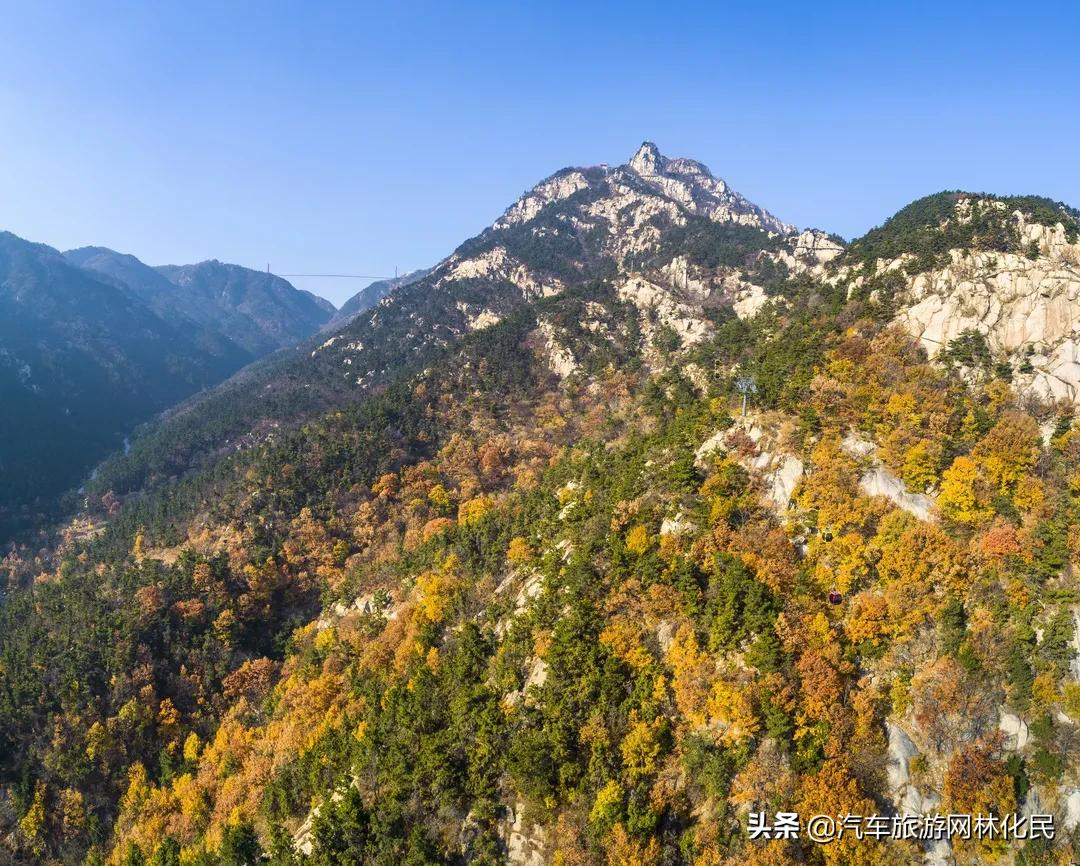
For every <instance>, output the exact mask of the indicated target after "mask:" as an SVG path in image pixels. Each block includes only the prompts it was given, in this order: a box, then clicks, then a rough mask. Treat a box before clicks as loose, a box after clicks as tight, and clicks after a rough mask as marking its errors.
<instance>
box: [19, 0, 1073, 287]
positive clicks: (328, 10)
mask: <svg viewBox="0 0 1080 866" xmlns="http://www.w3.org/2000/svg"><path fill="white" fill-rule="evenodd" d="M1078 38H1080V11H1078V5H1077V4H1068V3H1056V2H1042V3H1039V4H1037V5H1031V4H1020V3H995V2H992V0H990V2H983V3H972V4H964V3H928V4H925V5H920V4H916V3H902V4H901V3H897V4H892V5H890V4H883V3H867V2H865V0H864V2H860V3H850V4H848V3H828V2H817V3H806V2H797V3H790V2H773V3H757V2H754V3H725V2H709V3H700V4H692V3H678V2H669V3H651V2H650V3H645V2H634V0H624V2H617V3H610V4H607V3H589V2H584V0H582V2H567V3H563V2H558V0H547V2H536V3H513V2H491V3H469V2H452V3H451V2H447V3H438V4H436V3H430V4H428V3H416V2H401V0H397V2H386V3H380V4H366V3H317V2H308V3H299V2H298V3H289V4H284V3H273V2H260V3H251V4H242V3H221V2H213V3H202V2H183V3H180V2H176V3H165V2H150V3H147V2H139V3H94V4H90V3H85V2H45V0H43V2H40V3H39V2H18V3H15V2H12V0H0V228H6V229H9V230H11V231H14V232H15V233H16V234H19V235H22V236H24V237H27V238H30V239H32V240H36V241H41V242H44V243H48V244H51V245H53V246H56V247H60V248H62V249H66V248H68V247H72V246H82V245H86V244H100V245H104V246H110V247H113V248H114V249H118V250H122V251H125V252H131V253H133V254H135V255H137V256H139V257H140V258H141V259H143V260H144V261H146V262H148V263H150V264H163V263H179V262H189V261H199V260H202V259H206V258H219V259H222V260H225V261H234V262H239V263H241V264H245V265H249V266H252V267H259V268H263V267H265V266H266V264H267V263H268V262H269V263H270V266H271V268H272V269H273V270H274V271H275V272H278V273H294V272H351V273H370V274H379V275H381V274H392V273H393V272H394V268H395V267H399V268H401V269H402V271H404V270H407V269H412V268H416V267H421V266H424V265H428V264H431V263H433V262H435V261H436V260H438V259H439V258H441V257H442V256H443V255H445V254H446V253H448V252H449V251H451V250H452V249H453V248H454V247H455V246H456V245H457V244H458V243H459V242H460V241H462V240H464V239H465V238H467V237H469V236H471V235H473V234H476V233H477V232H478V231H479V230H480V229H482V228H483V227H484V226H485V225H487V224H489V223H490V222H492V221H493V220H494V219H495V218H496V217H497V216H498V215H499V214H500V213H501V211H502V210H503V209H504V208H505V207H506V206H507V205H508V204H510V203H511V202H512V201H513V200H514V199H515V198H516V197H517V196H518V195H520V194H521V192H523V191H524V190H525V189H527V188H528V187H530V186H532V185H533V184H534V183H535V182H536V181H538V180H540V179H541V178H543V177H545V176H546V175H548V174H550V173H552V172H553V171H555V170H557V169H558V168H560V167H562V166H564V165H584V164H592V163H598V162H610V163H619V162H624V161H626V160H627V159H628V158H629V157H630V155H631V154H632V153H633V151H634V150H635V149H636V147H637V146H638V144H639V143H640V142H641V141H642V140H643V139H651V140H653V141H655V142H656V143H657V144H658V145H659V147H660V149H661V150H662V151H663V152H664V153H666V154H668V155H672V156H690V157H693V158H696V159H699V160H701V161H702V162H704V163H706V164H707V165H709V166H710V167H711V168H712V169H713V171H714V173H716V174H717V175H719V176H721V177H723V178H724V179H725V180H727V181H728V182H729V183H730V184H731V185H732V186H733V187H734V188H735V189H737V190H739V191H740V192H742V193H743V194H745V195H746V196H748V197H749V198H751V199H752V200H754V201H755V202H757V203H759V204H761V205H762V206H764V207H766V208H768V209H769V210H771V211H772V212H773V213H775V214H776V215H777V216H779V217H781V218H783V219H785V220H787V221H788V222H793V223H795V224H797V225H799V226H808V225H810V226H818V227H821V228H825V229H828V230H831V231H837V232H839V233H840V234H842V235H844V236H846V237H851V236H854V235H858V234H860V233H862V232H864V231H865V230H866V229H867V228H869V227H871V226H873V225H875V224H877V223H880V222H881V221H882V220H883V219H884V218H886V217H887V216H888V215H889V214H891V213H892V212H893V211H895V210H896V209H897V208H898V207H900V206H902V205H904V204H905V203H907V202H908V201H910V200H911V199H913V198H917V197H918V196H920V195H923V194H926V193H929V192H934V191H937V190H940V189H944V188H963V189H977V190H989V191H993V192H1001V193H1028V192H1031V193H1039V194H1043V195H1049V196H1051V197H1053V198H1057V199H1062V200H1065V201H1068V202H1070V203H1073V204H1077V205H1080V169H1078V153H1080V87H1078V86H1077V75H1076V58H1077V53H1078V48H1077V46H1078ZM294 282H295V283H296V284H297V285H300V286H302V287H304V288H309V289H312V290H313V291H317V292H319V293H320V294H323V295H325V296H326V297H328V298H330V299H331V300H332V301H334V302H335V303H340V302H341V301H342V300H344V299H345V298H346V297H348V296H349V295H350V294H352V293H353V292H354V291H356V290H357V289H358V288H359V287H360V285H357V284H351V283H348V282H344V281H341V282H336V283H335V282H332V281H321V282H320V281H315V280H302V279H296V280H294Z"/></svg>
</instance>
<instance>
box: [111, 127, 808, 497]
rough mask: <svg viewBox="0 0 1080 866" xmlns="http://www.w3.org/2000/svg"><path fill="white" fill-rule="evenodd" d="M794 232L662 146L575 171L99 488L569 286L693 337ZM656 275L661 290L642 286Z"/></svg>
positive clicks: (293, 416)
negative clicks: (763, 253) (755, 261)
mask: <svg viewBox="0 0 1080 866" xmlns="http://www.w3.org/2000/svg"><path fill="white" fill-rule="evenodd" d="M788 228H789V227H788V226H787V225H786V224H784V223H782V222H781V221H779V220H777V219H776V218H775V217H773V216H771V215H770V214H768V212H766V211H764V210H763V209H761V208H758V207H757V206H755V205H752V204H750V203H749V202H747V201H746V200H745V199H744V198H742V197H741V196H739V195H738V194H737V193H734V192H733V191H731V190H730V189H729V188H728V187H727V185H726V184H725V183H724V182H723V181H721V180H717V179H715V178H713V177H712V175H711V174H709V172H708V170H707V169H705V167H704V166H702V165H701V164H700V163H696V162H693V161H691V160H683V159H672V160H669V159H666V158H664V157H662V156H661V155H660V154H659V153H658V152H657V151H656V148H655V146H654V145H652V144H649V143H645V144H643V145H642V146H641V148H639V150H638V151H637V153H636V154H635V155H634V157H633V158H632V159H631V160H630V162H629V163H628V164H626V165H623V166H617V167H614V168H608V167H605V166H596V167H591V168H582V169H564V170H563V171H560V172H558V173H556V174H555V175H552V177H550V178H548V179H547V180H545V181H542V182H541V183H539V184H538V185H537V186H536V187H534V189H533V190H532V191H530V192H529V193H526V194H525V195H524V196H523V197H522V198H521V199H519V200H518V201H517V202H516V203H515V204H513V205H512V206H511V207H509V208H508V209H507V211H506V212H505V213H504V214H503V216H502V217H500V219H499V220H497V221H496V222H495V223H494V224H493V225H492V226H490V227H488V228H487V229H485V230H484V231H483V232H482V233H481V234H479V235H478V236H476V237H474V238H472V239H470V240H468V241H466V242H465V243H463V244H462V245H461V246H460V247H459V248H458V249H457V250H455V251H454V252H453V253H452V254H451V255H450V256H448V257H447V258H446V259H444V260H443V261H442V262H440V263H439V264H438V265H437V266H436V267H435V268H434V269H432V271H431V272H430V273H428V274H427V275H426V276H424V277H423V278H422V279H419V280H417V281H415V282H411V283H409V284H408V285H404V286H402V287H400V288H399V289H397V290H396V291H395V292H393V293H392V294H390V295H389V296H388V297H387V298H385V299H384V300H383V301H382V302H381V303H380V304H379V305H378V306H376V307H374V308H372V309H371V310H368V311H366V312H365V313H363V314H361V315H360V316H358V317H356V318H355V319H354V320H353V321H352V322H350V323H348V324H347V325H345V326H343V327H342V328H340V329H339V330H338V331H337V332H335V333H333V334H332V335H331V336H329V337H325V336H324V338H323V339H321V340H319V341H318V343H316V342H314V341H312V342H311V343H309V344H308V345H307V346H306V348H305V349H304V350H303V351H302V352H299V353H297V354H295V355H293V356H290V357H287V358H282V359H275V361H274V362H273V363H267V364H261V365H259V366H258V367H257V368H256V369H254V370H252V371H250V373H249V374H246V375H245V376H244V377H243V379H242V380H240V381H237V382H233V383H229V384H227V385H226V386H225V387H223V388H221V389H219V390H218V391H216V392H215V393H212V394H209V395H206V396H205V397H200V398H199V399H197V400H195V401H193V402H192V403H191V404H190V405H188V406H185V407H182V409H181V410H180V411H178V412H177V413H175V415H174V416H173V417H172V418H171V419H168V420H167V421H166V422H165V423H164V424H162V425H158V426H157V427H156V428H155V429H154V430H153V431H151V432H150V434H149V435H148V436H146V437H145V438H143V439H142V440H141V441H137V442H136V443H135V444H134V447H133V449H132V452H131V454H130V455H128V457H126V458H121V459H118V460H116V461H114V462H113V463H112V464H111V465H109V466H106V467H104V469H103V471H102V473H101V476H100V478H99V481H98V484H97V487H96V489H97V490H98V491H99V492H101V493H104V492H105V491H107V490H109V489H112V490H114V491H115V492H117V493H126V492H129V491H131V490H134V489H139V488H141V487H143V486H144V485H146V484H147V483H153V482H154V481H155V479H156V480H160V479H163V478H169V477H173V476H176V475H178V474H181V473H182V472H183V471H184V470H185V469H186V468H188V467H190V466H192V465H195V464H198V463H201V462H204V461H205V459H206V456H207V455H216V454H219V453H221V451H222V449H226V448H233V447H236V446H237V444H239V443H250V442H251V441H254V440H257V439H258V438H259V437H260V436H264V435H266V434H267V432H268V431H270V430H274V429H276V428H278V427H280V426H281V425H289V424H292V423H296V422H297V421H298V420H299V419H301V418H304V417H307V415H308V414H309V413H311V412H316V411H319V410H322V409H326V408H328V407H330V406H332V405H335V404H336V403H339V402H341V401H342V400H347V399H350V396H351V398H352V399H360V398H361V397H362V396H363V395H365V394H367V393H370V392H371V391H372V390H377V389H378V388H380V387H383V386H384V385H385V383H386V381H387V380H388V377H392V376H396V375H398V374H399V372H400V371H401V370H403V369H407V368H409V367H416V368H420V367H423V365H424V364H426V363H428V362H429V361H430V360H431V359H432V358H433V357H435V356H436V355H438V353H440V352H442V351H443V350H445V349H446V347H448V346H450V345H452V344H453V342H454V341H456V340H457V339H459V338H460V337H461V336H463V335H465V334H467V333H469V332H471V331H473V330H476V329H478V328H483V327H488V326H490V325H491V324H493V323H495V322H497V321H499V320H500V319H501V318H503V317H504V316H506V315H508V314H510V313H511V312H513V311H514V310H517V309H519V308H521V307H522V306H523V305H524V304H527V303H529V302H531V301H533V300H535V299H537V298H540V297H546V296H552V295H556V294H559V293H560V292H562V291H564V290H565V289H566V287H567V286H570V285H574V284H579V283H583V282H588V281H590V280H595V279H618V280H620V281H621V282H623V283H624V286H623V294H624V296H625V297H627V298H636V299H637V301H638V303H639V304H640V305H641V306H642V308H652V307H656V308H657V309H661V308H662V310H663V314H664V315H665V316H666V319H665V320H664V322H663V323H662V324H663V327H665V328H667V327H676V328H680V327H685V326H686V316H685V315H684V314H686V313H687V309H688V308H687V306H686V302H687V301H689V302H690V304H691V306H692V307H693V308H694V309H697V310H699V312H700V309H701V308H702V306H708V307H710V308H716V307H719V306H723V305H725V304H730V303H731V302H732V301H733V299H735V298H736V296H737V295H738V294H739V293H740V292H745V291H746V289H747V287H746V285H745V284H744V283H743V282H742V281H741V280H740V279H738V278H737V276H736V274H737V272H738V267H740V266H743V265H745V264H746V263H747V262H748V261H750V260H751V259H752V258H753V257H754V256H755V255H756V253H757V252H758V251H760V250H762V249H766V248H771V247H773V246H775V245H777V244H778V243H779V242H780V238H781V234H780V233H781V232H787V230H788ZM643 274H649V275H652V277H653V282H650V283H648V285H647V286H646V285H645V284H644V283H641V282H640V279H641V276H642V275H643ZM632 277H633V279H632ZM635 279H636V280H638V281H637V282H635V281H634V280H635ZM646 282H647V281H646ZM694 316H695V317H697V320H698V322H699V324H697V325H691V326H690V327H691V328H696V329H697V331H698V332H700V333H704V332H705V331H706V330H708V328H709V327H711V326H710V325H709V324H708V323H707V322H705V321H704V320H702V319H701V318H700V316H699V315H698V313H695V314H694Z"/></svg>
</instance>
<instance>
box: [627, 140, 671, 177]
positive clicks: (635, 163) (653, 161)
mask: <svg viewBox="0 0 1080 866" xmlns="http://www.w3.org/2000/svg"><path fill="white" fill-rule="evenodd" d="M665 162H667V160H666V159H665V158H664V156H663V155H662V154H661V153H660V149H659V148H658V147H657V146H656V145H655V144H653V143H652V142H651V141H643V142H642V143H641V147H639V148H638V149H637V153H635V154H634V156H633V157H632V158H631V160H630V168H632V169H633V170H634V171H636V172H637V173H638V174H658V173H659V172H660V170H661V169H662V168H663V167H664V163H665Z"/></svg>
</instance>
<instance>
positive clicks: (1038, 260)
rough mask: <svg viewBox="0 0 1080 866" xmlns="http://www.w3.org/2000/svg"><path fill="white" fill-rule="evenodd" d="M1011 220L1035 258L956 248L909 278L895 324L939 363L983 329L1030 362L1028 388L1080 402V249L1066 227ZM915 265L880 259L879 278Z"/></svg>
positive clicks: (844, 272)
mask: <svg viewBox="0 0 1080 866" xmlns="http://www.w3.org/2000/svg"><path fill="white" fill-rule="evenodd" d="M967 205H968V203H967V200H965V199H961V200H960V201H959V202H958V203H957V212H958V218H959V219H960V220H963V219H964V214H965V208H966V206H967ZM1001 206H1002V207H1004V205H1003V204H1002V205H1001ZM1011 219H1012V220H1014V221H1015V226H1016V230H1017V232H1018V236H1019V238H1020V243H1021V244H1022V245H1023V246H1024V247H1025V248H1027V249H1029V250H1030V253H1029V254H1027V255H1018V254H1016V253H1005V252H995V251H989V252H985V251H978V250H972V249H953V250H950V251H949V254H948V261H947V262H945V263H944V264H943V265H941V266H940V267H937V268H934V269H933V270H929V271H925V272H922V273H918V274H915V275H914V276H911V277H910V278H908V279H907V281H906V282H907V285H906V287H905V288H904V289H903V290H902V291H901V292H900V293H899V294H898V296H897V302H898V305H899V307H900V309H899V312H898V313H897V314H896V318H895V320H896V322H897V323H898V324H900V325H901V326H902V327H903V328H905V329H906V330H907V331H909V332H910V333H911V334H913V335H914V336H916V337H918V338H919V339H920V340H921V341H922V343H923V345H924V347H925V348H926V351H927V353H928V354H929V355H930V356H931V357H933V356H935V355H937V354H938V353H939V352H940V351H941V350H942V349H944V348H945V347H946V346H948V344H949V343H950V341H952V340H954V339H955V338H956V337H958V336H959V335H960V334H961V333H963V332H964V331H967V330H975V331H978V332H979V333H982V334H984V335H985V336H986V339H987V343H988V345H989V347H990V349H991V351H992V352H993V353H994V354H995V355H996V356H998V357H1003V358H1005V359H1007V360H1009V361H1010V362H1011V363H1012V364H1013V366H1014V367H1018V366H1019V365H1020V363H1021V362H1023V361H1025V360H1026V361H1027V362H1028V363H1030V364H1031V367H1032V368H1033V370H1032V372H1029V373H1020V374H1018V376H1017V384H1018V385H1019V386H1020V387H1021V388H1028V389H1031V390H1032V391H1033V392H1034V393H1036V394H1038V395H1039V396H1042V397H1048V398H1053V399H1057V398H1064V399H1076V398H1077V396H1078V395H1080V243H1070V241H1069V240H1068V237H1067V233H1066V230H1065V227H1064V226H1063V225H1062V224H1061V223H1058V224H1057V225H1054V226H1046V225H1042V224H1039V223H1033V222H1028V221H1026V220H1025V218H1024V216H1023V214H1021V213H1020V212H1016V213H1014V214H1013V215H1012V217H1011ZM804 234H805V233H804ZM800 237H802V236H800ZM913 261H914V259H913V257H912V256H911V255H908V254H905V255H901V256H898V257H897V258H895V259H891V260H881V259H879V260H878V262H877V264H876V267H875V268H874V273H875V274H882V273H886V272H903V271H904V270H905V269H906V268H908V267H909V266H910V265H911V263H912V262H913ZM819 273H823V272H819ZM852 273H853V271H852V270H851V269H849V268H846V267H845V268H841V269H840V270H839V271H838V272H836V273H834V274H828V275H826V278H827V279H830V280H838V279H846V278H848V277H850V276H851V275H852ZM865 277H866V275H865V274H860V275H859V276H857V277H856V278H855V279H854V281H853V283H852V285H853V286H855V287H857V286H859V285H861V284H862V282H863V281H864V280H865Z"/></svg>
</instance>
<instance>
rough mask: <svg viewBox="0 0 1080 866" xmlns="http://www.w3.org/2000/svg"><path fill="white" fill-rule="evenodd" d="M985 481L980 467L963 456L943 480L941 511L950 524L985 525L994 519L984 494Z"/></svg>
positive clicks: (939, 500) (939, 502) (940, 501)
mask: <svg viewBox="0 0 1080 866" xmlns="http://www.w3.org/2000/svg"><path fill="white" fill-rule="evenodd" d="M981 482H982V478H981V476H980V474H979V466H978V464H977V463H976V462H975V461H974V460H972V459H971V458H970V457H965V456H964V455H960V456H959V457H957V458H956V459H955V460H954V461H953V462H952V466H950V467H949V468H948V469H946V470H945V472H944V473H943V475H942V476H941V492H940V493H939V494H938V507H939V508H940V509H941V512H942V513H943V514H944V515H945V516H946V517H948V518H949V519H950V520H955V521H956V522H957V523H968V524H973V523H984V522H985V521H987V520H989V519H990V518H991V517H993V514H994V512H993V510H992V509H991V508H989V507H988V506H987V503H986V497H985V495H984V494H983V493H982V491H981V489H980V488H981Z"/></svg>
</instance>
